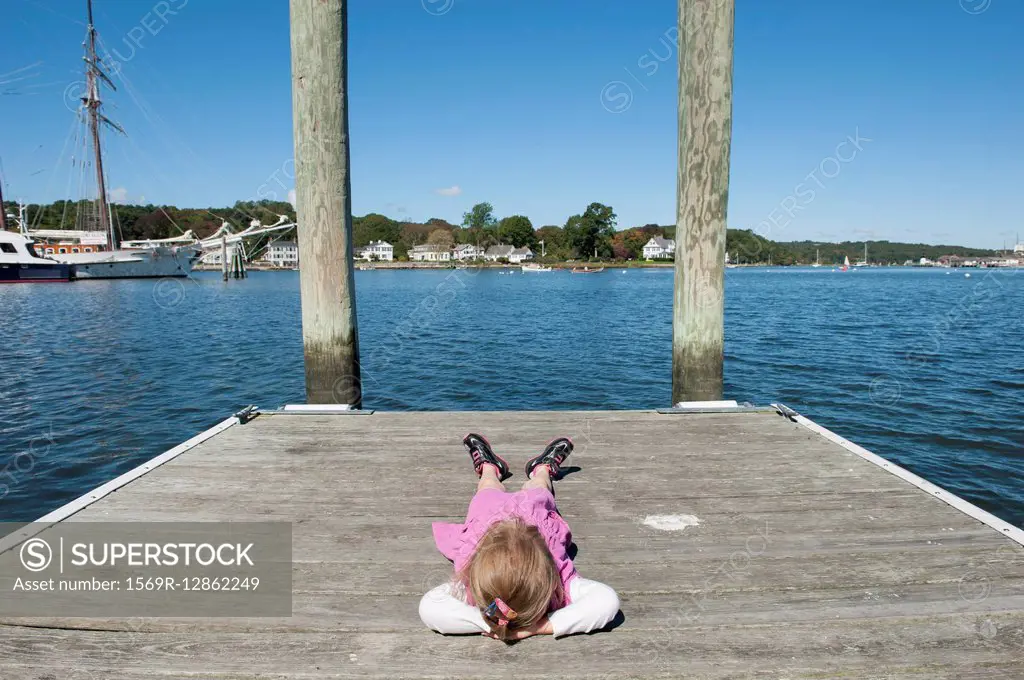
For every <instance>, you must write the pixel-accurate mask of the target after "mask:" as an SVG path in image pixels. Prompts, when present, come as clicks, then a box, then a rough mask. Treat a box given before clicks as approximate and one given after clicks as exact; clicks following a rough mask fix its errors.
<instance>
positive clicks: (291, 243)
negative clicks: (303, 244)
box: [270, 241, 299, 248]
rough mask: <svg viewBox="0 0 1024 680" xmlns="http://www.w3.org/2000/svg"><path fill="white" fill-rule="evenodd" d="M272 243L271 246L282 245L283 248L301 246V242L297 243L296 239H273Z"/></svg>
mask: <svg viewBox="0 0 1024 680" xmlns="http://www.w3.org/2000/svg"><path fill="white" fill-rule="evenodd" d="M270 245H271V247H273V246H280V247H282V248H298V247H299V244H298V243H296V242H295V241H271V242H270Z"/></svg>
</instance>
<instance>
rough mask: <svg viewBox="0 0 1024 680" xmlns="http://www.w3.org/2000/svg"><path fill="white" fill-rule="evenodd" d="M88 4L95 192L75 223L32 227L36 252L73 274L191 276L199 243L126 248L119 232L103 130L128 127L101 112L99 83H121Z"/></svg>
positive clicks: (88, 118)
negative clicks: (107, 68)
mask: <svg viewBox="0 0 1024 680" xmlns="http://www.w3.org/2000/svg"><path fill="white" fill-rule="evenodd" d="M86 5H87V9H88V26H87V33H86V39H85V91H84V92H83V94H82V97H81V106H80V107H79V109H78V112H77V115H79V116H80V117H81V118H82V120H83V122H84V123H85V125H86V127H87V138H88V142H89V146H90V147H91V148H90V151H91V162H92V165H93V167H92V171H93V172H94V173H95V178H96V187H95V189H96V191H95V196H94V197H92V198H89V199H86V200H82V201H78V203H77V210H76V211H75V224H74V225H73V228H71V229H63V228H61V229H40V230H34V231H32V232H31V233H30V235H31V236H32V237H33V238H35V239H36V240H37V241H39V243H37V244H36V246H35V248H36V252H37V253H39V254H40V255H45V256H47V257H52V258H53V259H54V260H56V261H57V262H61V263H64V264H68V265H71V267H72V276H73V277H74V278H77V279H125V278H131V279H136V278H165V277H181V276H188V275H189V274H191V273H192V265H193V264H194V262H195V261H196V259H198V257H199V256H200V254H201V250H202V249H201V248H200V247H198V246H196V245H195V244H180V245H177V244H171V243H168V244H155V243H146V244H143V245H141V246H139V247H127V245H123V244H122V243H121V241H120V238H119V236H118V233H117V227H116V220H115V215H114V210H113V207H112V205H111V203H110V200H109V198H108V195H107V188H106V187H107V178H106V175H105V174H104V170H103V149H102V144H101V129H102V128H104V127H106V128H110V129H112V130H114V131H116V132H118V133H121V134H124V130H123V129H122V128H121V126H120V125H118V124H117V123H115V122H113V121H112V120H110V119H109V118H107V117H106V116H104V115H103V114H102V113H101V111H100V109H101V107H102V100H101V97H100V93H101V87H104V86H105V87H108V88H110V89H111V90H113V91H116V90H117V88H116V86H115V85H114V83H113V81H111V79H110V78H109V77H108V76H107V74H106V73H105V72H104V70H103V60H102V59H101V58H100V57H99V55H98V54H97V52H96V42H97V32H96V27H95V25H94V24H93V13H92V0H87V2H86ZM63 226H64V225H63V224H62V225H61V227H63Z"/></svg>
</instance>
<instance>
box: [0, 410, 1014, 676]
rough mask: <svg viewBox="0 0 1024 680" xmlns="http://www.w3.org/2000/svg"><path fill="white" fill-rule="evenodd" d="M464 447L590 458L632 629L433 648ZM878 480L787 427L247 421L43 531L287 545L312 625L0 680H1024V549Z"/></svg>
mask: <svg viewBox="0 0 1024 680" xmlns="http://www.w3.org/2000/svg"><path fill="white" fill-rule="evenodd" d="M469 430H473V431H478V432H481V433H484V434H486V435H487V436H488V437H489V438H490V440H491V441H492V443H493V444H494V445H495V447H496V449H498V451H499V452H500V453H502V454H503V455H504V456H505V457H506V458H508V459H509V460H510V462H513V463H514V466H515V469H516V470H517V471H520V470H521V467H522V462H523V461H524V460H525V459H526V458H527V457H528V456H529V455H531V454H532V453H534V452H536V451H538V450H539V448H540V447H542V446H543V445H544V444H545V443H546V442H547V441H548V439H549V438H551V437H554V436H556V435H562V434H568V435H571V436H572V437H573V438H574V440H575V441H576V444H577V448H576V452H575V453H574V454H573V456H572V457H571V458H570V460H569V463H570V464H571V465H572V466H575V467H578V468H579V470H577V471H573V472H571V473H570V474H569V475H568V476H567V477H566V478H565V479H564V480H563V481H562V482H560V483H559V485H558V489H557V491H558V498H559V506H560V508H561V509H562V512H563V514H564V515H565V517H566V518H567V520H568V522H569V524H570V526H571V527H572V529H573V533H574V537H575V540H576V543H577V545H578V548H579V552H578V556H577V558H576V564H577V567H578V568H579V570H580V572H581V573H582V574H583V575H584V576H586V577H589V578H593V579H597V580H600V581H603V582H605V583H607V584H609V585H611V586H612V587H614V588H615V589H616V590H617V591H618V592H619V594H620V597H621V601H622V614H621V616H620V620H619V621H618V625H617V626H616V627H615V628H614V629H613V630H611V631H610V632H602V633H597V634H591V635H584V636H576V637H570V638H565V639H559V640H554V639H551V638H533V639H530V640H526V641H524V642H522V643H519V644H517V645H513V646H505V645H503V644H502V643H500V642H497V641H493V640H489V639H485V638H482V637H480V636H471V637H444V636H440V635H437V634H435V633H433V632H431V631H429V630H427V629H425V628H424V627H423V625H422V624H421V622H420V620H419V618H418V616H417V605H418V602H419V599H420V597H421V596H422V594H423V593H425V592H426V591H427V590H428V589H429V588H430V587H432V586H434V585H437V584H439V583H441V582H443V581H444V580H445V579H446V578H448V576H449V574H450V567H449V565H448V563H447V562H446V561H445V560H444V558H442V557H441V555H440V554H439V553H438V552H437V551H436V550H435V548H434V545H433V542H432V539H431V532H430V522H431V521H433V520H439V519H441V520H458V519H460V518H461V517H462V516H463V514H464V512H465V508H466V505H467V503H468V500H469V498H470V495H471V493H472V490H473V488H474V478H473V476H472V470H471V467H470V465H469V461H468V458H467V456H466V454H465V453H464V451H463V449H462V446H461V444H460V440H461V438H462V436H463V435H464V434H465V433H466V432H467V431H469ZM881 464H882V461H881V460H880V459H878V460H875V459H873V457H872V454H870V453H867V452H865V451H863V450H862V449H859V448H858V447H856V446H854V445H852V444H850V443H849V442H846V441H845V440H842V439H841V438H839V437H836V436H835V435H832V434H831V433H829V432H828V431H823V430H821V428H818V427H817V426H816V425H814V424H813V423H810V422H809V421H807V420H806V419H804V418H802V417H799V416H797V415H796V414H793V413H792V412H787V415H781V414H780V413H777V412H776V411H775V410H773V409H760V410H758V409H736V410H734V411H726V412H713V413H679V412H656V411H630V412H517V413H502V412H482V413H468V412H458V413H450V412H449V413H370V414H356V413H349V414H340V413H339V414H317V413H315V412H314V413H302V412H299V413H295V412H291V413H282V412H274V413H263V414H259V415H258V416H256V417H255V418H253V419H251V420H249V421H248V422H246V423H244V424H242V423H238V422H236V421H235V420H229V421H227V422H225V423H222V424H221V425H220V426H218V427H217V428H215V430H213V431H211V432H209V433H206V434H204V435H201V436H199V437H197V438H195V439H194V440H190V442H188V443H186V444H185V445H183V446H181V447H178V448H177V449H175V450H172V451H171V452H168V454H165V455H164V456H162V457H161V458H159V459H156V460H155V461H153V462H151V463H149V464H147V466H144V467H142V468H139V469H138V470H136V471H135V472H132V473H129V474H128V475H126V476H125V477H124V478H123V479H120V480H116V481H115V482H113V483H111V484H109V485H106V486H105V487H101V488H100V489H98V490H96V491H94V492H92V493H90V494H87V495H86V496H84V497H83V498H82V499H80V500H79V501H76V502H75V503H72V504H71V505H70V506H68V507H66V508H64V509H62V510H60V511H57V512H55V513H51V515H49V516H47V517H46V518H44V521H43V524H44V525H52V523H53V522H55V521H59V520H62V519H64V518H65V517H66V516H69V517H68V518H69V519H70V520H71V521H110V520H118V521H143V520H145V521H243V520H244V521H268V520H279V521H286V522H291V523H293V557H294V567H293V584H294V590H293V592H294V600H293V616H292V617H291V618H274V619H259V618H248V619H236V618H216V619H161V618H151V619H132V620H124V619H53V618H50V619H45V620H44V619H6V620H3V621H0V677H2V678H3V679H4V680H15V679H29V678H31V679H33V680H42V679H44V678H48V679H49V678H53V679H55V680H65V679H71V680H85V679H87V678H95V679H103V680H123V679H127V678H232V679H238V678H339V677H371V678H427V677H433V678H464V677H465V678H468V677H516V678H540V677H558V678H587V679H594V678H667V677H686V678H746V677H757V678H773V679H776V678H790V679H794V678H840V677H841V678H920V679H922V680H923V679H927V680H933V679H936V678H1021V677H1024V652H1022V650H1024V548H1022V547H1021V541H1022V540H1024V532H1021V531H1020V530H1019V529H1016V528H1014V527H1011V526H1010V525H1008V524H1005V523H1001V522H1000V521H999V520H997V519H996V518H994V517H992V516H991V515H988V514H987V513H984V512H983V511H981V510H978V509H977V508H975V507H974V506H970V505H969V504H967V503H965V502H963V501H960V500H959V499H957V498H955V497H953V496H951V495H950V494H946V493H943V492H941V491H939V490H937V489H936V488H934V487H931V486H929V485H928V484H927V483H924V482H923V481H921V480H919V479H917V478H915V477H913V476H912V475H910V474H909V473H907V472H905V471H903V470H901V469H899V468H897V467H896V466H895V465H892V464H888V465H889V467H888V468H884V467H882V466H881ZM900 475H902V476H903V477H905V478H903V477H901V476H900ZM522 479H523V475H522V472H521V471H520V472H519V473H518V474H517V475H516V477H514V478H513V479H512V480H510V482H509V483H510V484H511V485H512V487H511V488H517V486H518V484H519V483H521V482H522ZM955 506H958V507H955ZM968 513H970V514H968ZM658 515H692V516H694V517H695V518H696V519H697V520H699V524H698V525H696V526H688V527H686V528H683V529H676V530H659V529H656V528H652V527H651V526H649V525H648V524H645V520H648V523H650V518H651V517H652V516H658ZM972 515H973V516H972ZM684 523H685V522H684ZM40 526H41V525H40ZM38 528H39V527H38V526H37V529H38ZM40 535H45V531H44V532H43V533H42V534H40Z"/></svg>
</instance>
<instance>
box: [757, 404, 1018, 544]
mask: <svg viewBox="0 0 1024 680" xmlns="http://www.w3.org/2000/svg"><path fill="white" fill-rule="evenodd" d="M772 407H774V408H775V409H776V411H777V412H778V413H779V415H781V416H784V417H786V418H788V419H789V420H791V421H793V422H794V423H797V424H798V425H801V426H802V427H805V428H807V429H808V430H810V431H811V432H814V433H816V434H818V435H820V436H822V437H824V438H825V439H827V440H829V441H830V442H832V443H834V444H838V445H839V446H841V447H843V448H844V449H846V450H847V451H849V452H850V453H853V454H854V455H856V456H858V457H860V458H863V459H864V460H866V461H868V462H869V463H871V464H873V465H877V466H878V467H880V468H882V469H883V470H885V471H887V472H889V473H891V474H894V475H896V476H897V477H899V478H900V479H902V480H903V481H905V482H909V483H911V484H913V485H914V486H916V487H917V488H919V489H921V490H922V491H924V492H926V493H928V494H929V495H931V496H934V497H935V498H938V499H939V500H941V501H943V502H944V503H946V504H947V505H950V506H952V507H954V508H956V509H957V510H959V511H960V512H962V513H964V514H965V515H968V516H970V517H973V518H974V519H976V520H978V521H979V522H981V523H982V524H986V525H988V526H989V527H991V528H992V529H995V530H996V531H998V532H999V533H1001V534H1002V535H1004V536H1006V537H1007V538H1009V539H1010V540H1012V541H1014V542H1016V543H1018V544H1019V545H1021V546H1024V530H1022V529H1019V528H1017V527H1015V526H1013V525H1012V524H1010V523H1009V522H1007V521H1005V520H1002V519H999V518H998V517H996V516H995V515H993V514H992V513H991V512H988V511H987V510H982V509H981V508H979V507H978V506H977V505H975V504H973V503H971V502H970V501H967V500H964V499H963V498H960V497H959V496H957V495H956V494H955V493H953V492H952V491H947V490H946V489H943V488H942V487H941V486H938V485H937V484H933V483H932V482H929V481H928V480H927V479H925V478H924V477H921V476H919V475H915V474H914V473H913V472H911V471H910V470H907V469H906V468H904V467H900V466H899V465H897V464H896V463H893V462H892V461H890V460H886V459H885V458H882V457H881V456H879V455H878V454H876V453H872V452H871V451H868V450H867V449H865V448H864V447H863V446H860V445H859V444H854V443H853V442H851V441H850V440H849V439H846V438H845V437H842V436H840V435H838V434H836V433H835V432H833V431H832V430H830V429H828V428H827V427H822V426H821V425H819V424H818V423H816V422H814V421H813V420H811V419H810V418H808V417H806V416H802V415H800V414H799V413H797V412H796V411H794V410H793V409H791V408H789V407H788V406H786V405H785V404H772Z"/></svg>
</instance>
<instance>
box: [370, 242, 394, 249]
mask: <svg viewBox="0 0 1024 680" xmlns="http://www.w3.org/2000/svg"><path fill="white" fill-rule="evenodd" d="M370 245H371V246H387V247H388V248H394V246H393V245H391V244H390V243H388V242H387V241H370Z"/></svg>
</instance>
